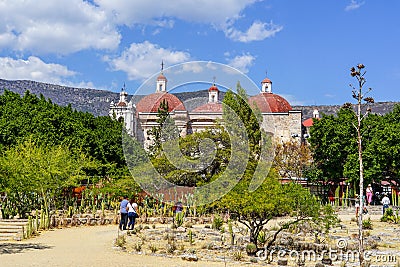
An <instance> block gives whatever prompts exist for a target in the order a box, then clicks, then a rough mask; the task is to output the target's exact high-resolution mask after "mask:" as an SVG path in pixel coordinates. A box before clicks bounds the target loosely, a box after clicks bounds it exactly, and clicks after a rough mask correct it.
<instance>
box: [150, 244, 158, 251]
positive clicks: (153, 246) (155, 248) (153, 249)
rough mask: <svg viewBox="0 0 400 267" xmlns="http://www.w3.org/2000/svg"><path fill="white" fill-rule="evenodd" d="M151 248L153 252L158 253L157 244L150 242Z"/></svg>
mask: <svg viewBox="0 0 400 267" xmlns="http://www.w3.org/2000/svg"><path fill="white" fill-rule="evenodd" d="M149 249H150V251H151V253H156V252H157V250H158V247H157V246H156V245H155V244H150V245H149Z"/></svg>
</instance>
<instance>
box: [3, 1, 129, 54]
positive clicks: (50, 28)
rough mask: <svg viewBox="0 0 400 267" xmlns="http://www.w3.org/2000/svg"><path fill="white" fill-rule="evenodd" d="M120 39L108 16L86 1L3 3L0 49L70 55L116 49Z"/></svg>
mask: <svg viewBox="0 0 400 267" xmlns="http://www.w3.org/2000/svg"><path fill="white" fill-rule="evenodd" d="M120 39H121V36H120V34H119V33H118V31H117V30H116V28H115V25H114V24H113V22H112V21H111V20H110V18H109V17H107V13H106V12H105V11H103V10H101V9H100V8H99V7H96V6H94V5H92V4H90V3H88V2H87V1H83V0H57V1H45V0H25V1H15V0H2V1H0V49H1V48H7V49H13V50H16V51H30V52H35V53H36V54H45V53H56V54H68V53H72V52H76V51H80V50H83V49H89V48H94V49H115V48H117V47H118V45H119V42H120Z"/></svg>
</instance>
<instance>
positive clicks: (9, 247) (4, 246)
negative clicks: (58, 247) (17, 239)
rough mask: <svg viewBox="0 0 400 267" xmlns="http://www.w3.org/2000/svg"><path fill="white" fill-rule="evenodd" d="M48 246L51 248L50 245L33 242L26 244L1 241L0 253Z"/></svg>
mask: <svg viewBox="0 0 400 267" xmlns="http://www.w3.org/2000/svg"><path fill="white" fill-rule="evenodd" d="M50 248H52V246H47V245H41V244H33V243H28V244H16V243H1V244H0V255H2V254H16V253H23V252H25V251H26V250H36V249H50Z"/></svg>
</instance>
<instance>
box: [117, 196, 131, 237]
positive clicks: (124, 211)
mask: <svg viewBox="0 0 400 267" xmlns="http://www.w3.org/2000/svg"><path fill="white" fill-rule="evenodd" d="M128 203H129V200H128V197H127V196H124V198H123V199H122V201H121V203H120V204H119V213H120V215H121V220H120V222H119V230H121V231H122V230H126V225H127V224H128Z"/></svg>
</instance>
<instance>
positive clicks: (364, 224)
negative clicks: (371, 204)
mask: <svg viewBox="0 0 400 267" xmlns="http://www.w3.org/2000/svg"><path fill="white" fill-rule="evenodd" d="M362 228H363V229H368V230H372V221H371V218H368V220H364V221H363V222H362Z"/></svg>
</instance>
